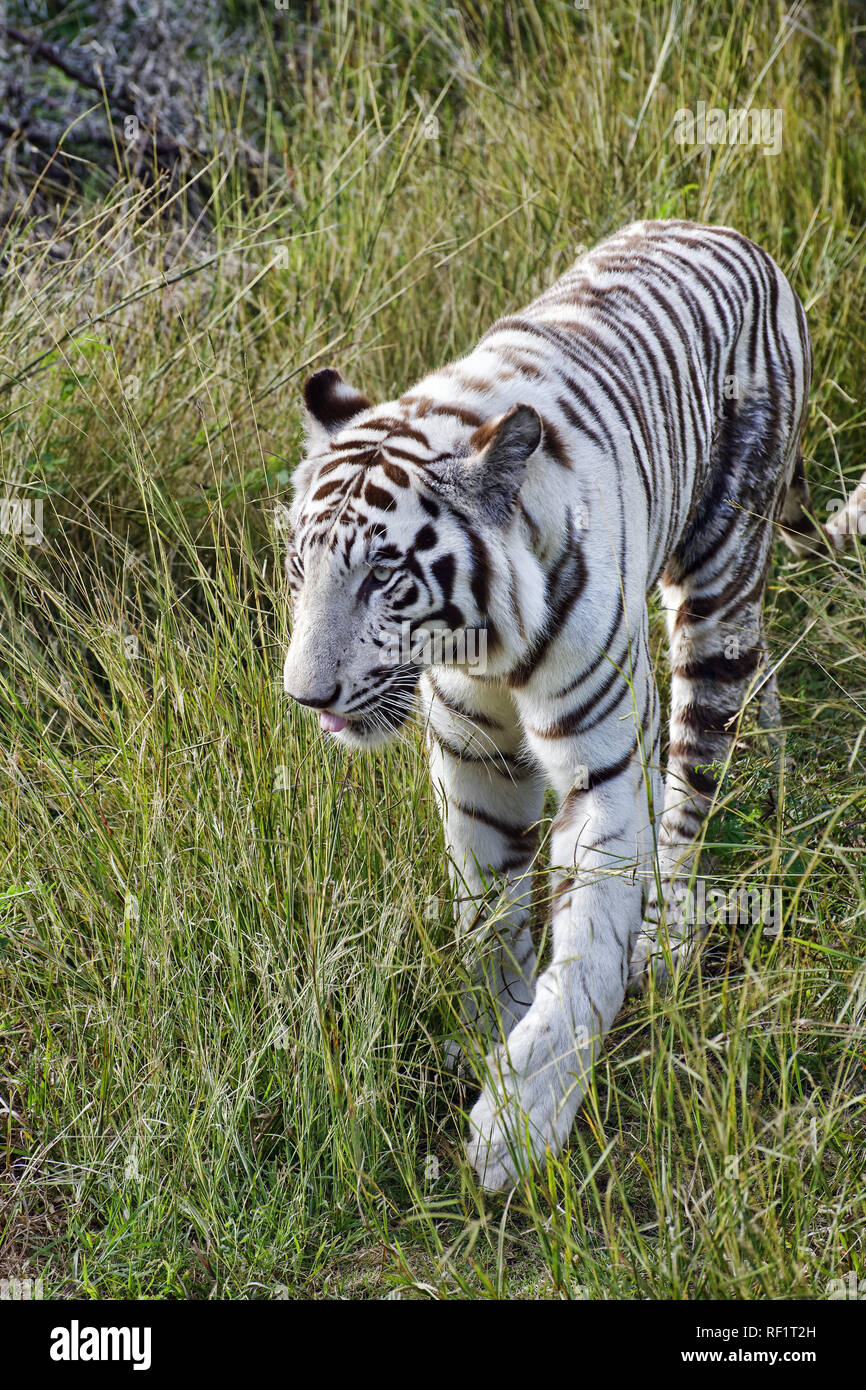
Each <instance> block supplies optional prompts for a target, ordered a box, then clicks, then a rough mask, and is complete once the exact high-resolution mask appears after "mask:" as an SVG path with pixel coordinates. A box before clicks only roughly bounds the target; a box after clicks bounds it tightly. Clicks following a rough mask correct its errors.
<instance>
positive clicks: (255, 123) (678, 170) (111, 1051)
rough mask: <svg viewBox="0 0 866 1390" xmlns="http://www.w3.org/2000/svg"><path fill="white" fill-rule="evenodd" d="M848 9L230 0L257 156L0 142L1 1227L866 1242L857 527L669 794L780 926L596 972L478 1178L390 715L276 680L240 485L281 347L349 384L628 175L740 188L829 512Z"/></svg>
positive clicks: (20, 1250) (849, 1265) (143, 1249)
mask: <svg viewBox="0 0 866 1390" xmlns="http://www.w3.org/2000/svg"><path fill="white" fill-rule="evenodd" d="M860 13H861V12H860V11H859V10H858V8H857V7H856V6H854V5H851V6H850V7H848V6H846V5H844V4H841V3H839V4H836V3H832V4H825V5H820V6H819V5H812V6H808V5H807V6H799V5H798V6H794V7H793V9H791V10H790V12H789V14H788V15H787V17H786V15H785V13H784V10H783V7H782V6H781V5H777V4H775V3H767V0H759V3H757V4H745V3H744V4H742V5H741V6H740V5H730V4H720V3H715V0H710V2H709V3H699V0H682V3H674V4H671V5H667V4H660V3H654V4H651V3H641V0H609V2H608V3H604V4H600V3H595V0H589V4H588V7H587V8H586V9H581V8H579V7H578V6H576V5H572V4H568V3H547V4H542V3H540V0H538V3H535V4H533V3H531V0H530V3H520V4H518V3H511V0H506V2H505V3H502V4H498V3H497V4H494V3H492V2H491V3H490V4H481V5H469V6H465V7H459V8H458V7H448V8H446V7H444V6H441V5H438V4H433V3H430V0H405V3H403V4H400V3H385V4H382V5H369V6H367V5H364V6H360V7H357V6H350V5H349V4H347V3H344V2H343V0H323V3H322V4H321V5H320V6H319V7H318V13H317V18H316V19H315V22H314V23H313V24H312V26H311V27H307V23H306V22H303V23H302V21H308V20H309V18H310V16H305V14H304V13H302V12H301V10H300V9H299V7H297V6H295V7H294V8H293V9H292V10H290V11H287V12H279V13H278V14H276V15H275V13H274V11H273V10H272V9H270V8H262V9H261V10H259V9H258V7H257V6H255V5H253V4H250V3H241V2H240V0H233V3H232V4H231V5H230V6H228V7H227V9H226V14H227V16H228V20H227V22H237V23H239V24H240V23H243V25H244V26H246V30H247V31H249V32H252V33H255V34H256V35H257V36H258V45H259V46H258V47H257V48H256V50H255V52H256V59H255V62H254V63H253V62H252V61H250V62H249V64H248V71H246V72H244V64H245V61H246V58H245V50H244V49H243V48H242V47H241V48H239V51H238V52H237V53H235V55H234V61H235V63H236V64H237V65H238V71H240V73H241V75H242V76H243V77H245V79H246V80H245V81H242V82H240V83H238V84H235V85H236V87H237V88H238V89H239V92H240V95H239V96H238V97H237V98H235V97H233V96H229V95H225V94H224V89H223V88H221V85H220V73H219V72H218V71H214V72H213V73H212V75H211V76H212V82H213V92H212V106H211V111H212V112H214V111H216V110H217V109H218V108H219V111H220V126H221V129H225V128H229V129H235V130H237V131H239V132H241V131H242V132H243V137H244V140H245V141H248V142H251V143H252V144H253V145H255V147H256V148H257V149H258V150H259V151H260V152H261V155H262V158H261V160H260V161H259V162H257V163H251V162H250V161H248V160H244V159H242V158H241V157H240V156H239V154H238V153H237V150H236V149H235V148H234V147H231V146H229V145H226V143H225V141H223V140H222V139H220V140H215V142H214V148H213V153H212V156H210V157H209V158H208V160H207V161H206V162H205V163H204V164H203V165H202V167H201V168H198V169H196V170H194V171H192V172H191V173H190V174H189V177H188V178H187V179H186V181H184V180H178V179H175V180H174V182H168V181H166V180H165V179H163V178H162V177H160V176H157V177H156V178H146V177H144V176H143V175H141V174H140V173H139V174H133V173H132V172H131V171H130V169H129V167H128V166H127V165H126V164H125V162H124V160H125V156H124V152H123V146H122V143H121V144H119V145H118V150H117V155H116V159H117V169H116V176H115V174H113V173H111V172H110V169H109V171H108V172H107V170H106V167H105V166H103V167H102V168H101V169H99V170H97V169H93V170H92V178H81V179H79V180H78V182H76V183H75V184H74V185H72V184H65V185H64V184H58V185H57V187H56V188H55V187H54V185H53V184H52V178H53V176H54V174H53V169H52V168H51V167H49V168H48V169H47V171H46V172H44V173H42V174H36V173H34V174H32V175H31V176H30V179H29V182H28V183H27V185H26V188H27V191H26V196H23V197H21V198H19V199H18V203H17V208H16V210H15V211H14V212H13V213H12V214H11V215H10V216H9V217H8V220H7V223H6V226H5V230H4V231H3V233H2V244H0V254H2V257H3V259H4V263H5V265H6V274H5V275H4V277H3V281H2V283H0V373H2V378H0V472H2V479H3V488H2V491H3V493H4V495H5V496H6V497H7V498H8V499H14V500H15V501H16V503H19V502H20V503H27V504H29V505H30V506H31V512H30V517H31V518H33V519H34V521H35V519H36V518H37V517H38V507H39V505H41V511H42V522H41V524H42V528H43V531H44V535H43V539H42V543H41V544H32V543H28V540H27V537H26V536H25V535H16V534H14V532H15V530H16V527H15V526H14V525H9V524H7V525H6V526H5V528H4V529H5V532H6V533H5V534H3V535H2V536H0V604H2V621H0V728H2V763H0V779H2V780H0V852H2V869H3V872H2V879H0V1275H2V1276H5V1277H8V1276H10V1275H12V1276H21V1277H27V1276H28V1275H30V1276H31V1277H35V1276H36V1275H40V1274H41V1275H42V1277H43V1279H44V1281H45V1291H46V1295H47V1296H48V1295H56V1294H65V1295H77V1296H85V1297H86V1296H93V1297H99V1298H110V1297H118V1296H124V1295H125V1296H135V1297H159V1298H173V1297H201V1298H206V1297H209V1296H211V1295H216V1296H223V1297H245V1298H246V1297H250V1298H252V1297H255V1298H261V1297H264V1298H274V1297H279V1296H281V1294H282V1295H283V1296H298V1295H305V1294H314V1295H318V1296H333V1295H341V1294H342V1295H345V1294H351V1295H353V1296H373V1297H381V1296H383V1295H385V1294H389V1293H390V1294H392V1295H393V1296H397V1295H400V1294H402V1295H403V1296H411V1295H414V1296H419V1295H420V1296H432V1297H447V1296H449V1295H455V1294H456V1295H461V1296H466V1295H469V1296H472V1297H487V1296H500V1297H513V1296H519V1295H527V1294H531V1295H533V1296H536V1297H546V1296H554V1297H555V1296H567V1297H579V1296H586V1297H590V1298H613V1297H641V1298H643V1297H650V1298H689V1299H700V1298H712V1297H716V1298H745V1297H750V1298H754V1297H757V1298H762V1297H767V1298H780V1297H796V1298H821V1297H824V1296H826V1291H827V1285H828V1283H829V1281H830V1279H832V1278H835V1277H839V1276H841V1275H846V1274H848V1273H849V1272H852V1271H853V1272H854V1273H855V1274H857V1275H858V1276H859V1277H860V1278H861V1279H866V1263H864V1254H863V1234H864V1228H866V1145H864V1128H866V1127H864V1109H866V1107H864V1092H866V1068H864V1059H866V1046H864V1038H866V970H864V965H863V960H864V956H866V874H864V850H866V829H864V824H866V815H864V811H866V790H864V775H863V774H864V757H866V746H864V732H866V574H864V555H866V552H864V551H863V549H862V547H861V548H860V550H859V552H857V553H854V554H852V555H850V556H845V557H842V558H838V557H831V556H829V555H828V556H827V557H826V558H822V559H815V560H807V561H796V562H795V561H792V560H791V559H790V557H789V556H788V554H787V552H785V551H783V550H782V549H781V547H780V549H779V552H778V554H777V557H776V567H775V572H774V578H773V580H772V582H771V591H770V595H769V638H770V645H771V650H772V653H773V656H774V658H776V659H778V660H781V661H782V664H781V668H780V672H779V684H780V687H781V691H782V696H783V717H784V723H785V728H786V730H787V745H786V752H785V755H784V757H781V758H780V757H779V756H777V755H776V754H775V753H774V752H773V750H772V748H770V747H769V746H768V744H767V743H766V741H765V740H763V739H762V738H761V737H760V736H759V735H758V734H756V733H755V732H754V731H753V730H750V727H749V726H745V732H744V733H743V737H742V739H741V744H742V747H741V748H740V749H739V750H738V752H737V755H736V758H735V760H734V763H733V764H732V766H731V769H730V772H729V775H728V777H727V780H726V782H725V784H724V788H723V795H722V797H721V802H720V806H719V810H718V813H717V815H716V816H715V817H714V818H713V821H712V824H711V826H710V830H709V835H708V848H709V849H710V851H711V854H712V857H713V859H712V862H713V864H714V866H715V872H716V877H717V881H719V882H724V883H725V884H727V885H733V884H736V883H742V884H748V885H749V886H750V887H755V886H762V885H764V884H771V883H778V882H781V883H783V885H784V896H783V904H784V912H785V917H784V925H783V929H782V932H781V934H780V935H779V936H777V937H773V936H770V935H767V934H766V933H765V932H764V931H763V930H762V927H761V926H760V925H757V926H754V927H743V926H740V927H736V928H733V929H731V930H726V929H725V928H724V927H721V928H717V929H716V931H715V933H714V935H713V937H712V938H711V940H710V942H709V944H708V948H707V950H706V952H705V954H704V956H703V959H702V961H701V964H700V965H699V966H698V967H697V968H695V969H694V970H693V971H692V972H691V973H690V974H689V976H688V977H687V978H686V979H685V980H683V981H682V982H681V984H680V985H679V986H678V988H677V990H676V991H675V992H673V993H670V994H657V993H653V994H652V995H650V996H648V997H646V998H644V999H641V1000H635V1001H630V1002H629V1003H628V1005H627V1006H626V1007H625V1008H624V1010H623V1012H622V1014H621V1015H620V1018H619V1020H618V1022H617V1024H616V1026H615V1028H614V1030H613V1032H612V1034H611V1036H610V1038H609V1041H608V1044H607V1046H606V1048H605V1051H604V1054H603V1057H602V1059H601V1062H600V1064H599V1067H598V1069H597V1073H596V1077H595V1082H594V1086H593V1089H592V1091H591V1093H590V1095H589V1096H588V1098H587V1100H586V1102H585V1104H584V1106H583V1107H582V1110H581V1112H580V1115H579V1118H578V1122H577V1125H576V1127H575V1130H574V1135H573V1142H572V1146H571V1148H570V1150H569V1152H568V1153H567V1154H565V1155H564V1156H563V1157H562V1159H560V1160H557V1161H551V1162H550V1163H549V1166H548V1169H547V1171H546V1173H545V1174H543V1175H541V1176H539V1178H538V1179H537V1180H535V1181H533V1182H532V1183H530V1184H528V1185H526V1186H525V1187H523V1188H521V1189H518V1191H517V1192H516V1193H515V1194H514V1196H513V1198H512V1199H510V1201H508V1202H506V1201H504V1200H503V1199H501V1198H485V1197H484V1196H483V1195H482V1194H481V1193H480V1192H479V1191H478V1188H477V1186H476V1184H475V1182H474V1179H473V1177H472V1174H471V1172H469V1171H468V1169H467V1168H466V1166H465V1163H464V1160H463V1157H462V1136H463V1134H464V1133H465V1121H464V1112H465V1109H467V1108H468V1103H469V1101H470V1099H471V1093H470V1091H469V1090H467V1089H466V1088H465V1087H464V1086H463V1085H462V1084H461V1083H458V1082H457V1081H456V1080H455V1079H454V1078H453V1077H449V1076H448V1075H446V1074H445V1073H444V1068H443V1065H442V1052H443V1042H444V1039H445V1036H446V1034H447V1031H448V1028H449V1011H450V1007H451V1002H452V996H453V991H454V985H455V980H456V975H457V973H458V962H457V949H456V947H455V945H454V942H453V938H452V934H451V931H450V927H449V925H448V922H447V913H446V911H445V908H444V904H443V903H442V897H443V889H444V884H445V863H444V856H443V850H442V844H441V837H440V833H439V828H438V824H437V820H436V815H435V809H434V807H433V805H432V799H431V793H430V789H429V786H428V783H427V780H426V773H425V767H424V759H423V755H422V750H421V741H420V737H418V736H417V735H416V734H415V733H414V732H413V733H410V734H409V736H408V737H407V738H406V740H404V743H403V745H402V746H400V747H395V748H394V749H391V750H389V751H387V752H386V753H384V754H376V755H375V756H371V757H369V758H365V759H364V758H354V757H353V758H349V757H347V756H345V755H344V754H343V753H342V752H340V751H339V750H336V749H334V748H333V747H329V746H328V745H327V744H326V742H325V741H324V740H323V739H322V737H321V736H320V734H319V732H318V727H317V725H316V724H315V721H313V720H311V719H308V718H305V717H304V716H303V715H302V714H301V712H300V711H298V710H296V709H289V708H287V706H286V703H285V701H284V698H283V697H282V695H281V693H280V668H281V660H282V654H283V651H284V648H285V644H286V633H287V622H288V614H287V612H286V604H285V593H284V586H283V583H282V576H281V569H280V553H279V550H280V547H279V537H278V535H277V533H276V529H275V527H274V525H273V509H274V501H275V499H277V498H279V497H280V496H284V495H285V493H286V491H287V487H288V482H289V476H290V473H291V470H292V468H293V466H294V463H295V462H296V460H297V458H298V456H299V448H300V438H301V417H300V410H299V393H300V385H301V383H302V381H303V379H304V377H305V375H306V374H307V373H308V372H309V371H310V370H311V369H312V368H313V367H314V366H315V365H327V364H333V365H337V366H339V367H340V369H341V370H342V371H343V372H344V374H345V375H346V376H348V377H349V379H350V380H352V381H353V382H355V383H356V384H357V385H359V386H361V387H363V389H364V390H365V391H366V392H367V393H368V394H370V395H371V396H376V397H382V398H386V397H388V396H390V395H393V394H395V393H396V392H398V391H399V390H402V389H404V388H405V387H406V386H407V385H408V384H409V383H410V382H411V380H412V379H413V378H414V377H415V376H417V375H420V374H421V373H422V372H423V371H425V370H427V369H429V368H430V367H432V366H434V365H436V364H438V363H440V362H442V361H443V360H446V359H447V358H448V357H451V356H454V355H455V354H457V353H460V352H462V351H464V350H466V349H467V348H468V347H469V346H470V345H471V344H472V343H473V341H474V340H475V339H476V338H477V336H478V335H479V333H480V332H481V331H482V329H483V328H484V327H485V326H487V325H488V324H489V323H490V322H492V321H493V319H494V318H495V317H496V316H497V315H498V314H499V313H501V312H503V311H505V310H506V309H510V308H514V307H518V306H520V305H521V304H523V303H524V302H525V301H526V300H527V299H528V298H529V297H530V296H531V295H532V294H533V293H535V292H537V291H538V290H539V289H540V288H541V287H542V286H545V285H547V284H548V283H549V282H550V281H551V280H552V279H553V278H554V277H555V276H556V275H557V274H558V273H560V272H561V271H562V270H563V269H564V268H565V266H566V265H567V264H568V263H569V261H570V260H571V259H572V258H573V256H574V253H575V248H576V246H577V245H578V244H579V243H585V244H587V245H588V244H592V243H594V242H595V241H596V240H597V239H599V238H600V237H602V236H603V235H605V234H606V233H608V232H610V231H612V230H613V229H614V228H616V227H617V226H619V225H620V224H621V223H623V222H625V221H628V220H631V219H633V218H635V217H655V216H669V215H677V216H685V217H690V218H695V219H699V220H708V221H716V222H722V223H728V224H731V225H734V226H736V227H738V228H739V229H740V230H742V231H744V232H746V233H747V234H748V235H750V236H751V237H752V238H753V239H754V240H756V241H758V242H760V243H762V244H763V245H764V246H766V248H767V249H768V250H769V251H770V252H771V253H772V254H773V255H774V256H776V258H777V259H778V260H779V262H780V264H781V265H782V266H783V268H784V269H785V270H786V271H787V273H788V274H789V275H790V277H791V279H792V282H793V284H794V286H795V288H796V289H797V290H798V292H799V294H800V295H801V297H802V299H803V301H804V304H805V305H806V308H807V312H808V317H809V322H810V326H811V332H812V338H813V343H814V348H815V355H816V369H815V383H814V389H813V395H812V407H811V414H810V417H809V422H808V427H807V433H806V442H805V452H806V457H807V466H808V470H809V474H810V478H811V481H812V487H813V497H814V503H815V508H816V513H817V514H818V515H820V516H821V517H822V518H823V517H826V515H827V509H828V507H831V506H832V505H833V499H836V498H839V497H841V496H842V495H843V494H844V492H845V491H847V490H849V489H850V488H851V487H852V486H853V485H854V483H855V482H856V481H857V479H858V478H859V476H860V474H861V472H862V470H863V467H864V455H866V449H864V404H863V389H864V388H863V383H864V380H866V331H864V322H863V312H862V308H863V304H864V302H866V256H864V245H866V242H864V231H866V205H864V193H866V134H864V126H863V94H864V77H863V70H862V66H858V54H859V55H860V60H859V62H860V63H861V64H862V53H863V46H864V43H866V30H864V28H863V27H862V25H861V28H860V29H859V31H858V29H857V28H856V21H857V17H858V14H860ZM227 61H228V58H227V57H226V54H225V52H223V53H222V56H221V58H220V62H221V63H226V62H227ZM225 90H226V91H227V90H228V89H225ZM232 90H234V89H232ZM699 101H706V103H707V105H708V106H713V105H717V106H720V107H722V108H724V109H727V108H734V107H743V106H745V105H747V104H749V103H752V104H754V105H755V106H760V107H767V108H773V109H779V110H781V111H782V112H783V122H784V124H783V140H782V146H781V151H780V153H779V154H778V155H776V156H773V155H765V154H764V153H763V151H762V150H761V149H760V148H759V147H757V146H751V145H737V146H716V147H711V146H700V145H692V146H690V145H680V144H678V143H676V141H675V140H674V138H673V126H674V116H675V112H676V111H677V109H678V108H681V107H690V108H693V109H694V108H696V106H697V103H698V102H699ZM232 102H235V105H232ZM4 177H5V178H6V179H7V180H8V179H9V178H10V171H9V168H8V166H4ZM7 512H8V515H9V516H12V517H15V516H19V515H22V513H19V512H17V511H16V509H15V507H7ZM31 539H32V537H31ZM655 641H656V648H657V651H661V650H662V632H661V625H660V624H659V623H657V624H656V631H655ZM661 684H662V686H664V677H663V675H662V679H661Z"/></svg>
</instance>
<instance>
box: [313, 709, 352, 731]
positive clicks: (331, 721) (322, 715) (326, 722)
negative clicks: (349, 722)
mask: <svg viewBox="0 0 866 1390" xmlns="http://www.w3.org/2000/svg"><path fill="white" fill-rule="evenodd" d="M319 723H320V724H321V726H322V728H323V729H326V730H327V732H328V733H329V734H338V733H339V732H340V730H341V729H345V727H346V721H345V719H341V718H340V716H339V714H328V712H327V710H320V711H319Z"/></svg>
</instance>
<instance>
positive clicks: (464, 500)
mask: <svg viewBox="0 0 866 1390" xmlns="http://www.w3.org/2000/svg"><path fill="white" fill-rule="evenodd" d="M543 432H544V431H543V428H542V424H541V417H540V415H539V414H538V411H537V410H534V409H533V407H532V406H531V405H513V406H512V407H511V409H510V410H508V411H506V413H505V414H504V415H499V416H497V417H496V419H494V420H488V421H487V422H486V424H483V425H479V427H478V429H477V430H476V431H475V433H474V434H473V435H472V437H471V439H470V440H469V445H470V448H471V450H472V452H471V454H470V455H469V457H468V458H462V459H457V460H455V461H454V463H453V464H452V465H451V466H450V468H449V470H448V472H447V474H446V476H445V477H444V478H443V482H444V484H445V487H446V491H447V492H448V493H449V494H450V495H451V496H452V497H453V499H454V501H455V502H457V503H458V504H459V505H461V506H463V507H465V508H467V509H468V510H471V511H474V512H476V513H478V514H480V515H481V516H482V517H483V518H484V519H485V520H486V521H490V522H493V523H494V524H495V525H498V526H504V525H505V524H506V523H507V522H508V521H509V520H510V518H511V515H512V513H513V511H514V506H515V503H516V501H517V494H518V493H519V491H520V488H521V486H522V484H523V479H524V477H525V476H526V465H527V463H528V461H529V459H530V457H531V456H532V455H533V454H534V453H535V451H536V449H537V448H538V446H539V444H540V443H541V439H542V435H543Z"/></svg>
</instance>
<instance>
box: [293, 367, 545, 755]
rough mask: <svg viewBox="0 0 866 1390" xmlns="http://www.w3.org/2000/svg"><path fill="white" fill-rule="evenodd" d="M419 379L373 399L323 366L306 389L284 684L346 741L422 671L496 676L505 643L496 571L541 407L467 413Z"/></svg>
mask: <svg viewBox="0 0 866 1390" xmlns="http://www.w3.org/2000/svg"><path fill="white" fill-rule="evenodd" d="M422 390H423V384H422V386H421V387H418V388H416V393H413V395H412V396H408V397H404V398H402V399H401V400H400V401H396V402H390V403H388V404H386V405H382V406H379V407H374V406H372V405H371V403H370V401H368V400H367V398H366V397H365V396H363V395H361V394H360V393H359V392H357V391H355V390H353V388H351V387H350V386H348V385H347V384H346V383H345V382H344V381H343V380H342V378H341V377H340V375H339V373H338V372H335V371H331V370H325V371H320V372H317V373H316V374H315V376H313V377H311V378H310V380H309V381H308V382H307V384H306V386H305V387H304V401H305V405H306V411H307V426H308V431H307V433H308V448H307V453H306V457H305V458H304V460H303V462H302V463H301V464H300V465H299V466H298V468H297V469H296V470H295V474H294V478H293V487H294V497H293V502H292V506H291V509H290V512H289V526H288V529H289V537H290V539H289V542H288V548H287V554H286V571H287V576H288V581H289V587H290V590H291V593H292V600H293V610H294V620H293V627H292V638H291V644H290V646H289V651H288V654H287V656H286V660H285V665H284V669H283V686H284V689H285V691H286V693H287V694H288V695H289V696H291V697H292V698H293V699H294V700H297V701H298V703H299V704H302V705H307V706H310V707H311V708H312V709H315V710H318V711H319V721H320V724H321V727H322V728H323V729H324V730H326V731H327V732H328V733H329V734H332V735H334V736H335V737H336V738H337V739H339V741H341V742H342V743H344V744H347V745H348V746H350V747H356V748H359V747H371V746H373V745H375V744H377V743H383V742H386V741H387V740H388V739H389V738H391V737H393V736H394V735H395V734H396V733H397V731H398V730H399V729H400V727H401V726H402V724H403V723H404V721H405V720H406V718H407V716H408V715H409V713H410V711H411V708H412V705H413V696H414V692H415V688H416V686H417V683H418V680H419V678H420V675H421V673H422V671H423V670H424V669H425V668H427V667H429V666H434V665H442V664H456V665H463V666H465V667H466V669H469V670H472V669H473V666H475V667H482V666H484V663H485V662H486V668H485V669H484V670H481V669H476V670H475V674H495V668H496V664H497V661H499V660H501V659H502V654H503V652H504V651H506V649H507V648H508V647H509V645H511V643H510V642H509V625H510V624H512V623H513V615H512V614H511V609H510V607H509V605H508V603H507V602H504V601H503V595H502V589H503V588H507V583H505V584H504V585H503V584H502V583H501V582H498V581H499V576H500V575H502V574H503V573H506V572H507V565H508V561H507V558H506V555H507V549H508V547H509V532H510V530H511V528H512V525H513V521H514V518H515V514H516V511H517V499H518V493H519V490H520V486H521V483H522V481H523V478H524V474H525V469H526V464H527V460H528V459H529V458H530V456H531V455H532V454H533V453H534V451H535V450H536V448H537V447H538V445H539V442H540V440H541V437H542V427H541V421H540V418H539V416H538V414H537V413H536V411H535V410H534V409H532V407H530V406H522V405H516V406H513V407H512V408H511V409H510V410H506V411H505V412H504V413H503V414H501V415H499V416H498V417H497V418H494V419H492V420H490V421H488V422H481V423H479V422H478V420H477V419H475V418H474V417H473V415H472V414H471V413H470V412H468V411H467V410H465V409H460V408H459V407H457V406H454V405H451V406H448V405H446V404H440V405H438V406H437V405H436V403H435V401H433V400H431V399H430V398H428V397H424V396H420V397H419V396H418V394H417V393H418V392H421V391H422ZM419 400H420V401H421V404H420V405H419V404H418V402H419ZM467 417H468V419H467ZM479 653H482V655H481V656H480V657H479Z"/></svg>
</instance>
